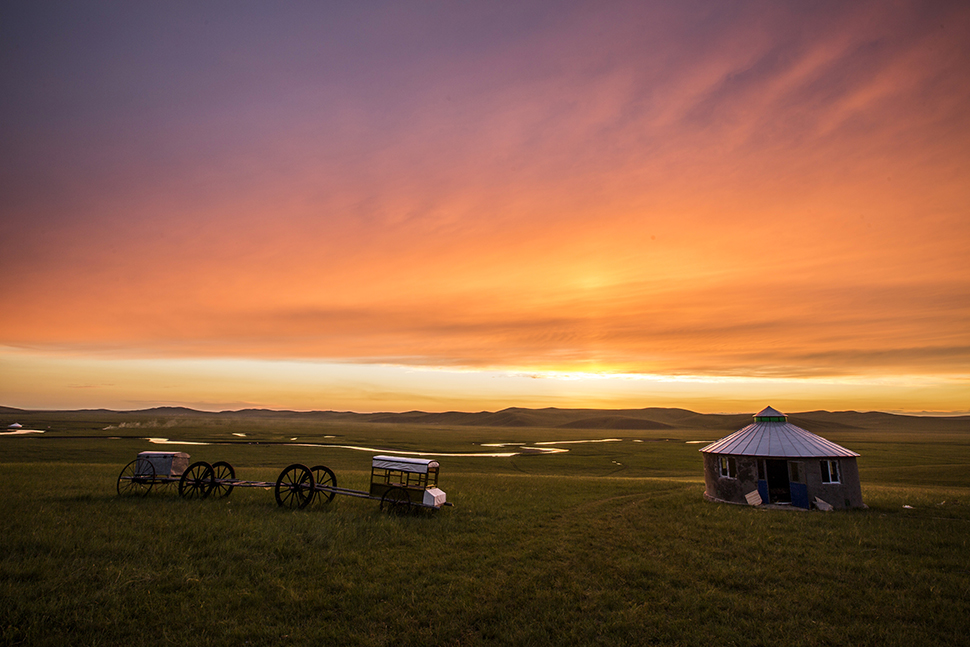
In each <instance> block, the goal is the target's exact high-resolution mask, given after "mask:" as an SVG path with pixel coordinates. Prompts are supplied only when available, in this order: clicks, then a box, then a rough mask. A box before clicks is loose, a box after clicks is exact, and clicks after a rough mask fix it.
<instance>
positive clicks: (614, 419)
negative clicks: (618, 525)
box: [0, 407, 970, 433]
mask: <svg viewBox="0 0 970 647" xmlns="http://www.w3.org/2000/svg"><path fill="white" fill-rule="evenodd" d="M63 415H84V416H85V417H91V416H97V417H98V418H99V419H100V418H101V417H102V416H105V417H110V419H111V420H112V421H124V420H127V419H130V418H132V419H140V420H144V419H145V418H146V417H149V416H150V417H152V418H165V417H168V418H176V417H181V418H188V417H197V418H208V419H219V418H259V419H290V420H319V421H321V422H331V423H333V422H341V423H368V424H413V425H434V426H459V427H460V426H474V427H506V428H516V427H541V428H562V429H598V430H662V429H710V430H711V431H715V432H716V431H722V432H723V431H734V430H737V429H740V428H741V427H743V426H745V425H747V424H748V423H750V422H751V421H752V414H749V413H744V414H705V413H696V412H694V411H689V410H687V409H676V408H670V409H668V408H660V407H649V408H645V409H615V410H609V409H559V408H555V407H549V408H545V409H525V408H520V407H511V408H508V409H502V410H501V411H478V412H463V411H446V412H440V413H428V412H425V411H406V412H401V413H394V412H381V413H354V412H351V411H278V410H271V409H241V410H237V411H221V412H218V413H215V412H208V411H197V410H195V409H189V408H186V407H154V408H151V409H140V410H137V411H110V410H107V409H86V410H82V411H30V410H25V409H16V408H12V407H0V423H3V422H4V421H6V422H5V424H9V423H11V422H23V421H25V420H29V419H30V418H31V417H38V416H43V417H50V416H63ZM21 418H23V419H24V420H21ZM788 419H789V421H791V422H792V423H793V424H795V425H798V426H800V427H804V428H805V429H808V430H809V431H813V432H818V433H825V432H826V431H840V430H877V429H879V428H886V427H889V426H893V427H894V428H898V427H899V426H900V425H903V426H905V427H908V428H912V429H914V430H915V429H926V430H930V429H932V430H934V431H970V416H949V417H936V416H903V415H896V414H890V413H880V412H858V411H835V412H833V411H806V412H801V413H792V414H790V415H789V418H788Z"/></svg>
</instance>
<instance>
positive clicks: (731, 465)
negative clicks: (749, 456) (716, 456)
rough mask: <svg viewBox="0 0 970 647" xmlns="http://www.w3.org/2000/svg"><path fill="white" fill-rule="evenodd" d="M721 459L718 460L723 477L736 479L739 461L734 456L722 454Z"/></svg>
mask: <svg viewBox="0 0 970 647" xmlns="http://www.w3.org/2000/svg"><path fill="white" fill-rule="evenodd" d="M720 459H721V460H720V461H718V463H719V465H718V468H719V470H720V473H721V478H726V479H736V478H738V461H737V459H736V458H734V457H733V456H721V457H720Z"/></svg>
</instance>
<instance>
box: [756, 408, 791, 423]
mask: <svg viewBox="0 0 970 647" xmlns="http://www.w3.org/2000/svg"><path fill="white" fill-rule="evenodd" d="M754 421H755V422H788V416H786V415H785V414H783V413H782V412H781V411H779V410H778V409H775V408H774V407H765V408H764V409H762V410H761V411H759V412H758V413H756V414H754Z"/></svg>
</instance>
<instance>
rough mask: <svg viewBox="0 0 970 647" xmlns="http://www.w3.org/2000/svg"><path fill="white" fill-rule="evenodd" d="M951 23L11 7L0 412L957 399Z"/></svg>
mask: <svg viewBox="0 0 970 647" xmlns="http://www.w3.org/2000/svg"><path fill="white" fill-rule="evenodd" d="M968 106H970V5H968V4H967V3H966V2H962V1H956V2H932V3H927V2H921V1H914V2H907V1H899V2H883V1H880V2H852V3H845V2H817V1H806V2H798V3H779V2H768V1H765V2H760V1H738V2H730V1H702V2H690V1H688V2H677V3H668V2H609V1H606V2H515V3H492V2H487V3H469V2H367V3H345V2H287V3H270V2H228V1H221V2H164V3H131V2H98V1H92V2H84V3H71V2H43V1H39V2H34V1H31V2H4V3H3V4H2V5H0V115H2V118H0V150H2V151H3V154H2V155H0V240H2V242H3V257H2V259H0V306H2V311H3V315H2V317H0V405H6V406H15V407H22V408H38V409H58V408H93V407H108V408H114V409H139V408H145V407H150V406H156V405H184V406H191V407H194V408H199V409H205V410H224V409H239V408H246V407H266V408H274V409H298V410H310V409H332V410H353V411H362V412H364V411H404V410H411V409H420V410H425V411H444V410H468V411H472V410H475V411H477V410H497V409H501V408H505V407H508V406H527V407H545V406H556V407H602V408H640V407H648V406H680V407H685V408H689V409H692V410H694V411H700V412H728V411H730V412H747V411H750V412H752V413H753V412H755V411H758V410H760V409H761V408H762V407H763V406H765V405H768V404H771V405H772V406H775V407H776V408H779V409H781V410H783V411H784V410H786V409H787V410H792V411H805V410H815V409H828V410H844V409H854V410H882V411H900V412H968V411H970V253H968V252H967V249H970V180H968V174H970V108H968Z"/></svg>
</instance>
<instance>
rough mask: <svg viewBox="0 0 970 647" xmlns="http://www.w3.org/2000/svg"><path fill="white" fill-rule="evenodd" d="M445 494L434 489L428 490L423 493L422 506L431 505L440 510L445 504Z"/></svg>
mask: <svg viewBox="0 0 970 647" xmlns="http://www.w3.org/2000/svg"><path fill="white" fill-rule="evenodd" d="M446 498H447V497H446V496H445V493H444V492H442V491H441V490H439V489H438V488H436V487H432V488H428V489H427V490H425V491H424V505H433V506H434V507H436V508H440V507H441V506H443V505H444V504H445V500H446Z"/></svg>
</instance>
